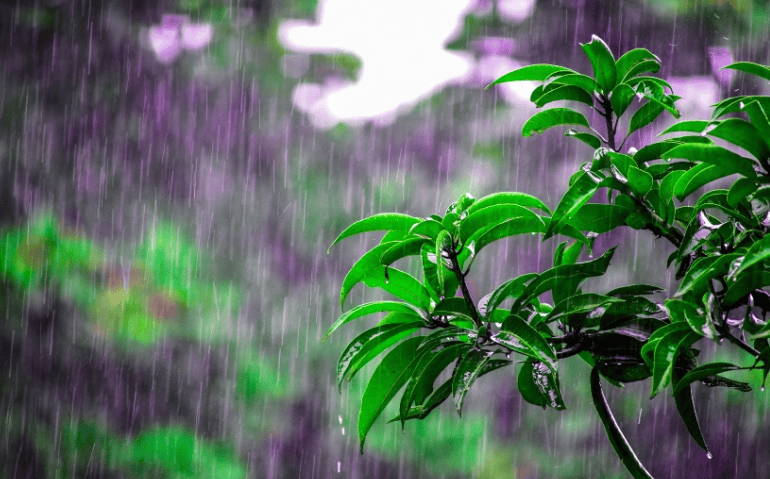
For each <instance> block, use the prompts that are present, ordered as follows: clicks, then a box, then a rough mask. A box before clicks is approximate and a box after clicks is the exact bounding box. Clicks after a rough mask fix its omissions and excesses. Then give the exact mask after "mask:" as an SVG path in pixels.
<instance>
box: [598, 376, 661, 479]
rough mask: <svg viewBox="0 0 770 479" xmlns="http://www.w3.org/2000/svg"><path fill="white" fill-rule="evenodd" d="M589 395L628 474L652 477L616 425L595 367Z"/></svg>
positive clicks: (647, 478) (639, 478)
mask: <svg viewBox="0 0 770 479" xmlns="http://www.w3.org/2000/svg"><path fill="white" fill-rule="evenodd" d="M591 397H592V398H593V402H594V406H595V407H596V411H597V412H598V413H599V419H601V420H602V424H604V429H605V430H606V431H607V437H608V438H609V440H610V444H612V448H613V449H614V450H615V453H616V454H617V455H618V457H619V458H620V462H622V463H623V465H624V466H625V467H626V470H627V471H628V472H629V474H631V476H632V477H633V478H634V479H653V478H652V476H651V475H650V473H649V472H647V469H645V468H644V466H643V465H642V463H641V461H639V458H638V457H636V454H634V451H633V450H632V449H631V445H630V444H628V441H627V440H626V438H625V436H624V435H623V432H622V431H621V430H620V426H618V423H617V422H616V421H615V418H614V417H613V416H612V411H610V406H609V404H607V399H606V398H605V397H604V391H602V385H601V382H600V380H599V370H598V369H597V368H593V369H592V370H591Z"/></svg>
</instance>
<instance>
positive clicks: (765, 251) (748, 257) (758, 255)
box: [729, 236, 770, 278]
mask: <svg viewBox="0 0 770 479" xmlns="http://www.w3.org/2000/svg"><path fill="white" fill-rule="evenodd" d="M767 259H770V236H764V237H763V238H762V239H761V240H759V241H757V242H756V243H754V244H753V245H751V248H749V250H748V251H747V252H746V254H745V255H744V256H743V261H741V264H740V266H739V267H738V268H737V269H735V270H734V271H731V272H730V276H729V277H730V278H737V277H738V276H739V275H740V274H741V273H743V272H744V271H746V270H747V269H749V268H751V267H752V266H754V265H756V264H759V263H762V262H763V261H766V260H767Z"/></svg>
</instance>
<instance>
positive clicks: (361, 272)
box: [340, 241, 399, 307]
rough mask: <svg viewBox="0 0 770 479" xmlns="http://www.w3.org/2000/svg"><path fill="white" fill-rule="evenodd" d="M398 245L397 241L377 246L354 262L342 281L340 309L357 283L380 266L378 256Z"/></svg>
mask: <svg viewBox="0 0 770 479" xmlns="http://www.w3.org/2000/svg"><path fill="white" fill-rule="evenodd" d="M398 243H399V242H398V241H390V242H388V243H382V244H379V245H377V246H375V247H374V248H372V249H371V250H369V252H367V253H366V254H364V255H363V256H361V258H359V260H358V261H356V263H355V264H354V265H353V267H352V268H350V271H348V274H347V275H345V279H343V280H342V288H341V289H340V307H343V306H344V304H345V298H347V297H348V294H350V291H351V290H352V289H353V287H354V286H355V285H356V284H358V282H359V281H361V280H363V279H364V278H365V277H366V275H367V274H369V272H370V271H371V270H373V269H375V268H379V267H381V266H382V264H381V263H380V256H382V254H383V253H384V252H385V251H387V250H389V249H390V248H391V247H393V246H395V245H396V244H398Z"/></svg>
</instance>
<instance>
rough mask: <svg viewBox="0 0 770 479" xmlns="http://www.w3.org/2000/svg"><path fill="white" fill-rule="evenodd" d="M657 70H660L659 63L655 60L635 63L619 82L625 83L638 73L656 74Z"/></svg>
mask: <svg viewBox="0 0 770 479" xmlns="http://www.w3.org/2000/svg"><path fill="white" fill-rule="evenodd" d="M658 70H660V63H658V62H657V61H656V60H644V61H641V62H637V63H635V64H634V65H633V66H632V67H631V68H630V69H629V70H628V72H627V73H626V74H625V75H624V76H623V78H622V79H621V81H627V80H630V79H631V78H633V77H635V76H637V75H639V74H640V73H646V72H651V73H658Z"/></svg>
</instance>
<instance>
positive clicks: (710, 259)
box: [674, 253, 741, 298]
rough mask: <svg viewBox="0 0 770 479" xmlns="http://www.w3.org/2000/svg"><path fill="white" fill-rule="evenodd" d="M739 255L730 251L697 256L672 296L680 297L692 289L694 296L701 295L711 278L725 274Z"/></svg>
mask: <svg viewBox="0 0 770 479" xmlns="http://www.w3.org/2000/svg"><path fill="white" fill-rule="evenodd" d="M740 257H741V255H740V254H738V253H730V254H725V255H720V256H707V257H705V258H698V259H697V260H695V262H693V264H692V265H691V266H690V268H689V269H688V271H687V274H685V276H684V278H683V279H682V282H681V283H680V284H679V290H678V291H677V292H676V294H675V295H674V296H676V297H681V296H684V295H685V294H686V293H688V292H689V291H694V292H695V296H696V297H698V298H700V297H702V296H703V293H705V292H706V291H707V290H708V286H709V282H710V281H711V279H716V278H721V277H724V276H726V275H727V272H728V271H729V269H730V267H731V265H732V264H733V262H735V261H736V260H738V258H740Z"/></svg>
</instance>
